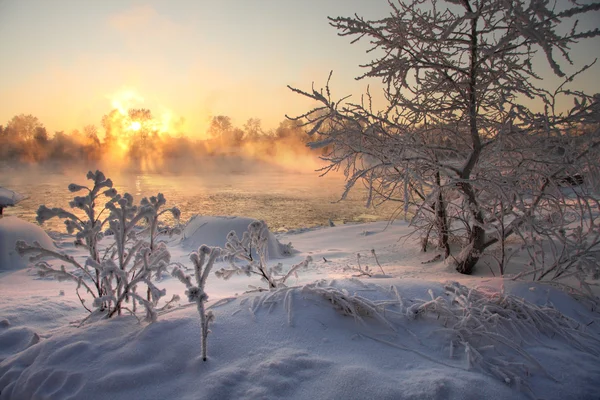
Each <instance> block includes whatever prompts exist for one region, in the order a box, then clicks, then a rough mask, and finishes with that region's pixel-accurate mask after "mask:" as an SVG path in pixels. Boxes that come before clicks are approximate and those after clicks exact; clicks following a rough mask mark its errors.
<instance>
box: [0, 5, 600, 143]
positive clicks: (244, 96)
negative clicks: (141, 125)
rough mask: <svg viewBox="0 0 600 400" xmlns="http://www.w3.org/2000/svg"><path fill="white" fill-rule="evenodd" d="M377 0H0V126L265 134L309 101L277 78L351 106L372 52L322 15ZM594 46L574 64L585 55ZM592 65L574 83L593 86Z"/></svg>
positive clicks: (357, 9)
mask: <svg viewBox="0 0 600 400" xmlns="http://www.w3.org/2000/svg"><path fill="white" fill-rule="evenodd" d="M389 10H390V9H389V5H388V3H387V0H303V1H297V0H222V1H214V0H210V1H207V0H172V1H125V0H103V1H100V0H88V1H81V0H52V1H49V0H0V54H2V60H1V61H0V124H5V123H6V122H7V121H8V120H10V118H11V117H12V116H14V115H17V114H21V113H25V114H33V115H35V116H37V117H38V118H39V119H40V121H41V122H42V123H43V124H44V125H45V126H46V127H47V128H48V131H49V132H50V133H52V132H54V131H59V130H65V131H70V130H71V129H74V128H79V129H81V128H82V127H83V126H84V125H87V124H96V125H100V121H101V118H102V116H103V115H104V114H106V113H108V112H109V111H110V110H111V109H113V108H115V107H122V108H130V107H144V108H149V109H150V110H151V111H152V112H153V115H154V116H155V117H160V118H161V119H163V120H164V119H166V120H172V121H179V120H180V119H181V118H183V121H185V122H184V124H183V125H182V126H183V128H182V129H184V130H185V131H186V133H188V134H193V133H195V132H203V131H204V130H205V129H206V127H207V125H208V123H209V122H210V118H211V117H212V116H215V115H228V116H230V117H232V118H233V122H234V124H235V125H237V126H242V125H243V124H244V122H245V121H246V120H247V119H249V118H260V119H261V120H262V123H263V127H264V128H266V129H269V128H274V127H276V126H277V125H278V124H279V122H281V121H282V120H283V119H284V118H285V114H289V115H298V114H300V113H302V112H305V111H307V110H308V109H309V108H310V107H311V103H310V101H309V100H307V99H305V98H303V97H302V96H299V95H297V94H294V93H292V92H291V91H290V90H289V89H288V88H287V85H292V86H295V87H299V88H302V89H309V88H310V87H311V84H312V82H313V81H314V82H315V85H316V86H317V87H321V86H323V85H324V84H325V82H326V80H327V76H328V74H329V71H331V70H333V71H334V75H333V81H332V89H333V91H334V96H335V97H338V98H339V97H342V96H345V95H347V94H352V95H353V98H354V99H355V100H357V101H358V99H359V98H360V95H361V94H362V93H363V92H364V91H365V89H366V87H367V85H368V84H370V85H371V87H377V82H376V81H373V80H371V81H369V80H365V81H356V80H355V79H354V78H355V77H357V76H359V75H361V73H362V72H364V71H363V70H362V69H361V68H360V67H359V65H360V64H364V63H366V62H368V61H370V60H371V59H372V56H371V55H369V54H366V53H365V51H366V50H367V48H368V47H367V44H366V43H358V44H350V41H351V39H350V38H349V37H340V36H338V35H337V32H336V30H335V29H334V28H333V27H331V26H330V25H329V24H328V20H327V16H351V15H353V14H354V13H357V14H358V15H361V16H364V17H367V18H377V17H384V16H387V15H388V14H389ZM598 54H600V47H599V45H598V44H597V41H596V44H594V45H593V46H589V47H586V48H583V49H581V50H580V51H579V52H578V53H577V60H579V58H581V59H582V60H583V61H584V62H587V63H589V62H591V61H592V60H593V58H594V57H595V56H597V55H598ZM598 72H600V69H599V68H595V69H594V71H591V72H590V73H588V74H586V76H584V77H583V78H585V79H584V84H583V87H586V88H588V89H589V88H590V87H592V88H595V89H596V91H600V84H599V83H598V80H597V79H596V77H597V76H598Z"/></svg>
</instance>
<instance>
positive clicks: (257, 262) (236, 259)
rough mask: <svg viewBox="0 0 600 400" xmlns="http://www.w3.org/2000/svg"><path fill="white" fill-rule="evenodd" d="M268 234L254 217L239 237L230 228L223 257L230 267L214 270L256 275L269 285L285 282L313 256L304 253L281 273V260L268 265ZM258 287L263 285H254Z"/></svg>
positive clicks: (223, 275) (222, 275) (226, 276)
mask: <svg viewBox="0 0 600 400" xmlns="http://www.w3.org/2000/svg"><path fill="white" fill-rule="evenodd" d="M268 235H269V230H268V228H267V226H266V225H265V223H264V222H263V221H254V222H252V223H251V224H250V225H248V230H247V231H246V232H244V233H243V235H242V238H241V239H240V238H239V237H238V235H237V233H235V231H231V232H229V234H228V235H227V243H226V244H225V249H224V257H225V260H226V261H227V262H229V266H230V267H229V268H221V269H220V270H218V271H216V272H215V274H216V275H217V276H218V277H219V278H223V279H229V278H230V277H232V276H233V275H235V274H245V275H247V276H252V275H258V276H260V277H261V280H262V281H264V282H266V283H267V284H268V289H273V288H277V287H282V286H285V281H286V280H287V279H288V278H289V277H290V276H292V275H296V276H297V271H298V269H300V268H305V267H307V266H308V264H309V263H310V262H311V261H312V258H311V257H310V256H308V257H306V258H305V259H304V260H303V261H302V262H300V263H298V264H296V265H294V266H292V267H291V268H290V269H289V270H288V272H287V273H285V274H283V264H282V263H278V264H276V265H274V266H271V267H270V266H268V260H269V255H268V251H267V243H268V237H269V236H268ZM240 262H241V263H240ZM257 290H266V289H264V288H257Z"/></svg>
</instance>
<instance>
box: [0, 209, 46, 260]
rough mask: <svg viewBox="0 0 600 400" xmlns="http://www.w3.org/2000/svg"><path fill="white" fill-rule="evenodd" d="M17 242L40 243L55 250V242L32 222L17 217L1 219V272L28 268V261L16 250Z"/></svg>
mask: <svg viewBox="0 0 600 400" xmlns="http://www.w3.org/2000/svg"><path fill="white" fill-rule="evenodd" d="M17 240H24V241H26V242H27V243H33V242H39V244H40V245H42V246H44V247H46V248H48V249H54V248H55V246H54V242H53V241H52V239H51V238H50V236H48V234H47V233H46V232H44V230H43V229H42V228H40V227H39V226H37V225H35V224H32V223H31V222H26V221H23V220H22V219H19V218H17V217H12V216H10V217H7V216H4V217H2V218H0V271H5V270H14V269H21V268H25V267H26V266H27V259H26V258H23V257H21V256H20V255H19V254H18V253H17V251H16V250H15V244H16V242H17Z"/></svg>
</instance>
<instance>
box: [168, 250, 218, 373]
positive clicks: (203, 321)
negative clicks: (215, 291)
mask: <svg viewBox="0 0 600 400" xmlns="http://www.w3.org/2000/svg"><path fill="white" fill-rule="evenodd" d="M220 254H221V249H219V248H217V247H213V248H210V247H208V246H206V245H202V246H200V248H199V249H198V251H197V252H194V253H192V254H191V255H190V260H191V261H192V263H193V264H194V275H195V277H196V285H193V284H192V277H191V276H189V275H186V274H185V273H184V272H183V271H182V270H181V269H180V268H175V269H173V276H175V277H177V278H178V279H179V280H180V281H181V282H183V284H185V286H186V287H187V290H186V292H185V294H186V295H187V296H188V299H189V301H190V302H195V303H196V306H197V307H198V314H200V332H201V347H202V360H204V361H206V340H207V338H208V333H209V332H210V330H209V329H208V327H209V324H210V323H211V322H212V321H213V320H214V314H213V313H212V312H211V311H209V312H208V313H207V312H206V311H205V308H204V303H206V301H207V300H208V295H207V294H206V292H205V291H204V287H205V285H206V280H207V279H208V274H209V273H210V270H211V269H212V266H213V264H214V263H215V260H216V259H217V257H218V256H219V255H220Z"/></svg>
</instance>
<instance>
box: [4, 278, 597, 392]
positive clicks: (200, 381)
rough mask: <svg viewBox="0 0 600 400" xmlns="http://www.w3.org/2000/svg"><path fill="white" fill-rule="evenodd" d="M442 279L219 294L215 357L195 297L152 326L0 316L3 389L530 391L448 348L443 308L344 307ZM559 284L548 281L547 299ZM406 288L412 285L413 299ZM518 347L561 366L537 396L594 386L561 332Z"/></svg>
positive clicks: (509, 362)
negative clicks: (48, 322)
mask: <svg viewBox="0 0 600 400" xmlns="http://www.w3.org/2000/svg"><path fill="white" fill-rule="evenodd" d="M315 288H317V289H319V288H320V289H324V290H326V291H329V292H335V291H337V293H338V295H340V296H342V297H339V298H338V300H339V299H342V301H339V302H336V303H332V302H331V301H330V299H328V298H327V297H326V296H322V295H320V294H319V293H318V291H317V290H315ZM444 288H445V287H444V285H442V284H439V283H432V282H425V281H419V280H402V281H399V282H398V284H397V285H395V286H394V288H393V290H390V289H388V288H383V287H381V286H378V285H375V284H365V283H362V282H361V281H358V280H356V279H353V280H341V281H333V282H328V283H326V282H321V283H316V284H314V285H307V286H305V287H295V288H284V289H280V290H278V291H270V292H265V293H253V294H246V295H243V296H240V297H238V298H235V299H230V300H229V301H221V302H218V303H214V304H213V305H212V306H211V307H210V308H211V309H212V311H213V312H214V314H215V317H216V319H215V321H214V323H213V324H212V325H211V332H212V333H211V334H210V335H209V337H208V346H209V348H208V349H209V350H208V357H209V359H208V361H207V362H203V361H202V359H201V357H200V340H199V335H200V332H199V323H198V315H197V313H196V310H195V309H194V308H193V307H185V308H179V309H176V310H174V311H169V312H167V313H164V314H163V315H161V317H160V319H159V320H158V321H157V322H155V323H153V324H150V325H140V324H137V323H136V321H135V320H134V319H133V317H129V316H126V317H125V316H124V317H119V318H115V319H114V320H109V321H101V322H98V323H95V324H92V325H87V326H84V327H82V328H70V327H67V328H63V329H60V330H55V331H54V332H53V333H52V334H51V335H50V336H49V337H48V338H42V339H41V340H39V341H37V339H36V338H35V336H33V335H32V333H31V332H28V331H23V332H21V333H22V334H23V335H22V337H19V338H17V333H19V331H17V327H13V326H10V325H8V324H6V323H5V324H4V325H3V324H2V323H0V343H2V341H1V339H2V337H3V336H5V338H6V342H7V345H8V346H9V347H10V348H11V349H16V351H18V353H16V354H14V355H13V356H11V357H8V358H6V359H4V360H3V361H0V399H2V400H10V399H29V398H59V399H70V398H73V399H79V398H85V399H86V400H94V399H105V398H110V399H131V398H145V399H164V398H176V399H236V398H244V399H265V398H268V399H291V400H299V399H367V398H373V399H406V400H408V399H414V400H416V399H433V400H438V399H439V400H442V399H443V400H445V399H487V398H493V399H497V400H501V399H511V400H512V399H526V398H528V392H527V391H526V390H519V387H518V386H515V385H513V384H511V385H509V384H507V383H505V382H503V381H502V380H500V379H498V378H497V377H495V376H493V374H490V373H489V372H487V371H485V369H482V368H480V364H478V363H475V364H473V365H469V363H468V358H469V355H468V354H466V353H465V352H464V351H462V352H459V351H456V352H455V354H454V355H449V354H448V345H449V340H447V338H446V340H439V339H440V337H444V332H445V323H446V322H447V319H446V318H444V317H438V316H436V315H435V314H431V315H429V316H427V315H426V314H425V313H424V314H422V315H421V316H420V317H419V318H408V319H407V318H402V317H400V316H399V314H398V313H397V311H399V310H400V309H401V308H397V309H396V312H394V310H393V309H390V313H389V314H387V313H386V314H385V319H387V320H388V322H390V323H392V324H393V326H392V329H390V327H388V326H386V323H385V322H384V321H381V320H379V319H378V318H375V314H374V313H373V312H372V311H369V309H367V308H361V307H358V308H355V311H357V312H358V314H357V315H354V318H353V317H352V316H351V315H348V312H347V311H348V308H347V307H345V306H344V304H353V303H352V302H353V301H358V302H359V303H356V304H363V305H366V304H368V303H369V302H379V304H383V303H389V302H395V301H396V300H398V298H399V297H403V298H404V301H405V303H406V306H409V307H410V305H412V304H413V303H414V304H416V303H420V304H425V303H426V302H429V301H430V300H431V296H432V295H433V296H442V297H444V298H446V297H447V296H448V295H449V293H448V292H447V291H446V290H445V289H444ZM556 293H558V292H556V291H554V290H551V291H550V292H548V294H549V298H550V300H553V299H554V294H556ZM450 294H451V293H450ZM405 296H407V297H412V296H414V297H413V299H414V301H412V300H411V299H409V298H407V297H405ZM450 297H451V296H450ZM563 300H565V301H567V299H563ZM568 301H569V302H571V303H573V304H572V306H574V307H578V308H579V309H580V311H581V312H582V314H587V315H586V316H585V318H589V316H590V314H588V313H587V311H585V310H584V309H583V308H581V307H580V306H576V305H575V302H574V301H573V300H572V299H570V300H568ZM361 302H362V303H361ZM392 308H393V307H392ZM0 322H1V319H0ZM516 333H517V332H516ZM518 333H521V334H522V333H524V331H519V332H518ZM436 337H437V338H438V339H435V338H436ZM521 346H522V348H523V349H525V350H526V351H528V352H529V353H530V354H531V355H532V356H533V357H535V358H536V360H537V361H538V362H539V363H540V365H543V366H544V367H545V368H546V369H547V370H548V371H551V372H552V374H553V375H554V377H549V376H548V375H546V374H544V373H543V372H542V371H541V369H540V368H539V367H537V366H536V365H532V366H531V368H530V369H529V370H528V371H527V374H524V375H523V385H524V384H525V383H528V384H529V386H530V387H531V390H533V392H534V393H535V395H536V396H537V397H540V398H545V399H563V398H582V399H583V398H594V397H595V395H597V378H598V376H599V375H598V374H599V373H600V364H599V363H598V357H597V356H594V355H592V354H586V352H585V351H582V350H581V349H576V348H574V347H572V346H571V344H570V343H569V341H568V340H565V338H562V337H559V336H555V337H550V336H546V335H541V336H539V337H537V338H536V340H533V341H531V342H525V341H522V342H521ZM486 351H489V352H491V353H495V352H497V351H498V349H491V348H490V349H488V350H486ZM507 356H508V357H507V358H506V360H505V361H506V366H507V368H509V367H510V368H514V369H515V370H518V369H519V368H520V367H521V366H522V365H523V363H526V364H531V363H529V362H528V361H527V360H525V361H523V359H522V357H519V354H518V353H517V354H507ZM486 359H487V358H486V357H484V359H482V361H485V360H486ZM564 365H569V368H564Z"/></svg>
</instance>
